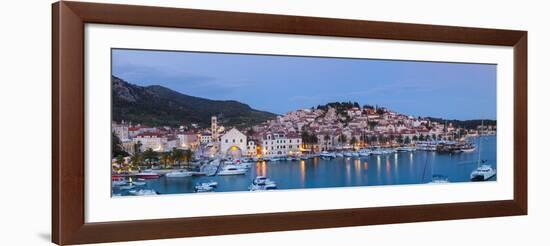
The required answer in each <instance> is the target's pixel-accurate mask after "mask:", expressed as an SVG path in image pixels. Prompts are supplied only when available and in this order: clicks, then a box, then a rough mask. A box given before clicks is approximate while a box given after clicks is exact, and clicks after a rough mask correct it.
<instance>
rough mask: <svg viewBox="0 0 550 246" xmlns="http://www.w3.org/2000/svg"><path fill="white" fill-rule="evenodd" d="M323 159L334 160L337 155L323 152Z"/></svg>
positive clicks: (321, 155)
mask: <svg viewBox="0 0 550 246" xmlns="http://www.w3.org/2000/svg"><path fill="white" fill-rule="evenodd" d="M319 156H320V157H321V158H323V159H332V158H336V154H335V153H331V152H328V151H323V152H321V154H320V155H319Z"/></svg>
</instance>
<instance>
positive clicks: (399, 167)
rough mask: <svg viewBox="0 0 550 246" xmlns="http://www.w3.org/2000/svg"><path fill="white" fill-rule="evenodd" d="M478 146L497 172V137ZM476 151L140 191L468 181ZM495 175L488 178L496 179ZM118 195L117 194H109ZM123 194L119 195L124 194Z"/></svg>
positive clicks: (261, 165)
mask: <svg viewBox="0 0 550 246" xmlns="http://www.w3.org/2000/svg"><path fill="white" fill-rule="evenodd" d="M478 140H479V141H481V143H482V144H481V159H482V160H486V163H484V164H488V165H491V166H492V167H493V168H495V169H496V136H483V137H479V139H478V138H472V139H470V141H472V142H474V143H476V145H477V143H478ZM478 151H479V148H476V150H475V151H473V152H470V153H458V154H448V153H438V152H435V151H415V152H398V153H393V154H389V155H371V156H368V157H361V158H359V157H337V158H335V159H331V160H323V159H320V158H313V159H309V160H298V161H277V162H257V163H255V164H253V165H252V167H251V168H250V170H249V171H248V172H247V173H246V174H245V175H230V176H211V177H206V176H193V177H185V178H175V179H171V178H166V177H164V176H162V177H160V178H158V179H153V180H147V181H146V182H147V184H146V185H145V186H144V187H142V188H144V189H154V190H155V191H157V192H158V193H159V194H180V193H193V192H194V191H195V189H194V188H195V185H196V184H197V183H201V182H207V181H216V182H218V186H217V187H216V189H215V190H214V191H215V192H223V191H248V187H249V186H250V184H251V182H252V180H253V179H254V178H255V177H256V176H258V175H263V176H267V177H268V178H269V179H271V180H273V181H275V182H277V189H279V190H281V189H304V188H329V187H349V186H375V185H399V184H425V183H429V182H431V181H432V176H433V175H444V176H446V177H447V178H448V180H449V181H450V182H452V183H456V182H470V173H471V172H472V171H473V170H474V169H475V168H476V167H477V165H478V155H479V153H478ZM497 176H498V170H497V175H496V176H495V177H493V178H491V179H490V181H491V180H492V181H494V180H496V178H497ZM113 191H114V192H117V191H116V190H113ZM123 195H124V194H123Z"/></svg>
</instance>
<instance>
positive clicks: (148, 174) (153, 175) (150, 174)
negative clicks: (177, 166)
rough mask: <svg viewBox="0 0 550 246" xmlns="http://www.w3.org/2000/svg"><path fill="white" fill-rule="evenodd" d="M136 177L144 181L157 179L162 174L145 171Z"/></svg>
mask: <svg viewBox="0 0 550 246" xmlns="http://www.w3.org/2000/svg"><path fill="white" fill-rule="evenodd" d="M136 176H137V177H138V178H142V179H157V178H159V177H160V174H158V173H155V172H153V171H151V170H145V171H143V172H140V173H138V174H136Z"/></svg>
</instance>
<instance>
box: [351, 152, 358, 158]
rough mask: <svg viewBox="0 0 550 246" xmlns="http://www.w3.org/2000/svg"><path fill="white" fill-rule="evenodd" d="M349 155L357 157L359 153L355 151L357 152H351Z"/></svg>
mask: <svg viewBox="0 0 550 246" xmlns="http://www.w3.org/2000/svg"><path fill="white" fill-rule="evenodd" d="M351 156H353V157H359V153H357V152H351Z"/></svg>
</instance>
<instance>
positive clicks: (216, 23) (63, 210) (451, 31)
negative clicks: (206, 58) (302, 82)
mask: <svg viewBox="0 0 550 246" xmlns="http://www.w3.org/2000/svg"><path fill="white" fill-rule="evenodd" d="M85 23H101V24H118V25H137V26H152V27H172V28H196V29H208V30H231V31H243V32H263V33H282V34H301V35H318V36H335V37H354V38H371V39H385V40H408V41H429V42H444V43H462V44H481V45H498V46H509V47H513V49H514V78H513V80H514V97H515V98H514V148H513V149H514V160H513V163H514V164H513V165H514V168H513V170H514V196H513V197H514V198H513V200H500V201H486V202H466V203H453V204H430V205H414V206H392V207H374V208H356V209H336V210H322V211H306V212H284V213H267V214H249V215H229V216H209V217H194V218H175V219H155V220H138V221H124V222H104V223H85V219H84V213H85V210H84V204H85V203H84V197H85V196H84V192H85V191H84V170H85V168H84V137H85V134H84V132H85V131H84V130H85V124H84V123H85V118H84V115H85V112H84V110H85V103H84V88H85V86H84V40H85V39H84V29H85V27H84V24H85ZM526 214H527V32H526V31H513V30H497V29H482V28H468V27H451V26H436V25H419V24H404V23H390V22H377V21H363V20H346V19H329V18H317V17H301V16H285V15H268V14H252V13H237V12H223V11H210V10H191V9H178V8H164V7H145V6H130V5H115V4H96V3H81V2H65V1H62V2H57V3H54V4H53V6H52V241H53V242H54V243H57V244H59V245H66V244H82V243H99V242H113V241H129V240H145V239H161V238H176V237H194V236H208V235H220V234H236V233H251V232H270V231H285V230H300V229H313V228H330V227H344V226H363V225H376V224H390V223H407V222H419V221H433V220H454V219H467V218H480V217H496V216H512V215H526ZM258 221H261V222H262V223H257V222H258Z"/></svg>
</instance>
